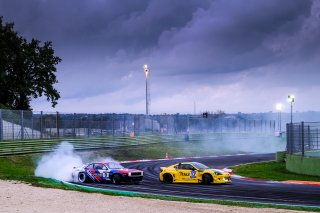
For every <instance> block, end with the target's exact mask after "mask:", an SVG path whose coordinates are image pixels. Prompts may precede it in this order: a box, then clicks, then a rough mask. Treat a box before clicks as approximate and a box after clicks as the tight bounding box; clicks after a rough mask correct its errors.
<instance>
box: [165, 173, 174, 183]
mask: <svg viewBox="0 0 320 213" xmlns="http://www.w3.org/2000/svg"><path fill="white" fill-rule="evenodd" d="M163 182H164V183H173V177H172V175H171V174H164V175H163Z"/></svg>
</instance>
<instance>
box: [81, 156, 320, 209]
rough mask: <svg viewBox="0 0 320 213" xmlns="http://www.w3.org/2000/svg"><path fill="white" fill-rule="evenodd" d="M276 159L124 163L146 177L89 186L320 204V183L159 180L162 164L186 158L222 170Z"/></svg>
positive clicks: (223, 198)
mask: <svg viewBox="0 0 320 213" xmlns="http://www.w3.org/2000/svg"><path fill="white" fill-rule="evenodd" d="M267 160H274V154H250V155H234V156H218V157H203V158H197V159H183V160H181V159H179V160H178V159H174V160H159V161H146V162H132V163H125V164H123V165H124V166H125V167H127V168H136V169H140V170H143V171H144V179H143V181H142V182H141V183H140V184H139V185H134V184H120V185H113V184H97V183H88V184H85V185H86V186H91V187H97V188H104V189H115V190H125V191H133V192H143V193H150V194H159V195H169V196H181V197H190V198H205V199H212V200H230V201H246V202H259V203H272V204H287V205H299V206H302V205H303V206H317V207H320V186H312V185H300V184H288V183H280V182H270V181H258V180H248V179H238V178H233V179H232V181H233V183H232V184H231V185H216V184H211V185H201V184H164V183H160V182H159V173H160V167H161V166H169V165H172V164H175V163H178V162H183V161H197V162H201V163H203V164H205V165H207V166H209V167H211V168H217V169H222V168H225V167H228V166H234V165H237V164H243V163H250V162H259V161H267Z"/></svg>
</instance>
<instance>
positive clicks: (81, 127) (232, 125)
mask: <svg viewBox="0 0 320 213" xmlns="http://www.w3.org/2000/svg"><path fill="white" fill-rule="evenodd" d="M275 129H276V122H275V120H263V119H260V120H259V119H255V118H252V117H248V116H246V117H245V116H243V115H241V116H239V115H238V114H235V115H232V114H222V115H216V114H209V115H207V116H206V117H204V116H203V115H202V114H200V115H181V114H174V115H168V114H165V115H149V116H146V115H141V114H114V113H105V114H80V113H69V114H68V113H59V112H55V113H48V112H33V111H22V110H3V109H2V110H1V109H0V140H24V139H49V138H66V137H103V136H107V135H112V136H128V135H130V136H135V135H146V134H186V133H217V132H218V133H219V132H221V133H225V132H237V133H241V132H258V133H259V132H261V133H268V134H271V133H272V134H273V132H274V131H275Z"/></svg>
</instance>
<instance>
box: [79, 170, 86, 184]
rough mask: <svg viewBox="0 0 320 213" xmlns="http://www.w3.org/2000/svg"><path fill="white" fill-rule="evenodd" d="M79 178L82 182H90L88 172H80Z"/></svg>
mask: <svg viewBox="0 0 320 213" xmlns="http://www.w3.org/2000/svg"><path fill="white" fill-rule="evenodd" d="M78 180H79V182H80V183H86V182H88V178H87V175H86V173H84V172H80V173H79V175H78Z"/></svg>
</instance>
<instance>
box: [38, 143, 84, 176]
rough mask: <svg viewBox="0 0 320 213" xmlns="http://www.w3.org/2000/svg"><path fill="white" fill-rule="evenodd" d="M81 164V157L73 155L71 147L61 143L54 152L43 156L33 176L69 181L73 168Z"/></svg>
mask: <svg viewBox="0 0 320 213" xmlns="http://www.w3.org/2000/svg"><path fill="white" fill-rule="evenodd" d="M82 164H83V162H82V159H81V157H80V156H79V155H77V154H75V153H74V147H73V145H72V144H70V143H68V142H62V143H60V144H59V145H58V147H57V149H56V150H55V151H54V152H52V153H49V154H47V155H44V156H43V157H42V158H41V159H40V161H39V162H38V166H37V168H36V170H35V176H38V177H45V178H54V179H57V180H62V181H71V180H72V170H73V167H74V166H80V165H82Z"/></svg>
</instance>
